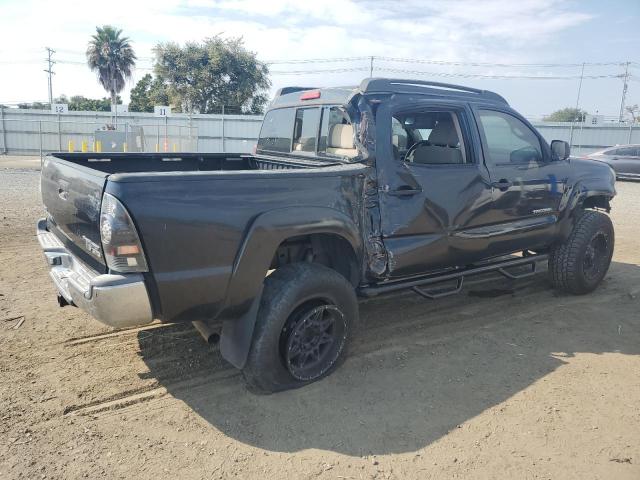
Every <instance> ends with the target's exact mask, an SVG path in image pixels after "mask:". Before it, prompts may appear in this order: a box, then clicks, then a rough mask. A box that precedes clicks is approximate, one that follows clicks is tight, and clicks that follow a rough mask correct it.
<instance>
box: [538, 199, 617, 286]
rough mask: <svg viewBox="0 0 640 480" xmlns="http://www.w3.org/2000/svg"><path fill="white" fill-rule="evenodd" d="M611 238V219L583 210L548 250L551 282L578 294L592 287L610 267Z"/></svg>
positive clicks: (599, 213)
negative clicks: (566, 233)
mask: <svg viewBox="0 0 640 480" xmlns="http://www.w3.org/2000/svg"><path fill="white" fill-rule="evenodd" d="M614 240H615V238H614V232H613V224H612V223H611V219H610V218H609V217H608V216H607V215H605V214H604V213H601V212H596V211H592V210H586V211H585V212H584V213H583V214H582V215H581V216H580V218H579V219H578V220H577V222H576V225H575V226H574V228H573V231H572V232H571V234H570V235H569V238H567V239H566V240H565V242H564V243H562V244H559V245H557V246H555V247H554V248H553V249H552V250H551V255H550V256H549V275H550V277H551V282H552V283H553V285H554V286H555V287H556V288H558V289H560V290H564V291H567V292H570V293H574V294H578V295H580V294H585V293H589V292H591V291H593V290H594V289H595V288H596V287H597V286H598V285H599V284H600V282H601V281H602V279H603V278H604V276H605V275H606V273H607V270H608V269H609V265H610V263H611V257H612V256H613V246H614Z"/></svg>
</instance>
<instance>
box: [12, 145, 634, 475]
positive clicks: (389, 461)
mask: <svg viewBox="0 0 640 480" xmlns="http://www.w3.org/2000/svg"><path fill="white" fill-rule="evenodd" d="M37 165H38V162H36V161H35V160H32V161H30V162H29V161H27V162H24V161H23V160H22V159H18V160H16V159H13V160H11V159H7V158H6V157H0V479H14V478H28V479H36V478H38V479H39V478H43V479H44V478H65V479H66V478H126V479H128V478H139V479H158V478H180V479H200V478H202V479H204V478H260V479H281V478H292V479H294V478H295V479H298V478H323V479H324V478H326V479H370V478H376V479H385V478H398V479H400V478H416V479H429V478H435V479H441V478H474V479H478V478H508V479H529V478H545V479H546V478H553V479H556V478H557V479H573V478H575V479H591V478H601V479H633V480H638V479H640V266H639V264H640V249H639V248H638V247H639V246H640V241H639V240H638V239H639V238H640V183H636V184H634V183H624V182H619V183H618V185H617V188H618V192H619V195H618V197H616V199H615V200H614V202H613V207H614V210H613V220H614V223H615V227H616V235H617V238H616V242H617V244H616V251H615V256H614V263H613V264H612V267H611V269H610V271H609V274H608V275H607V277H606V279H605V281H604V283H603V284H602V286H601V287H600V288H599V289H598V290H597V291H596V292H595V293H593V294H591V295H588V296H582V297H576V296H569V295H564V294H558V293H556V292H554V291H552V290H551V289H550V288H549V285H548V283H547V280H546V277H545V274H544V272H541V273H539V274H537V275H536V276H535V277H533V278H532V279H528V280H521V281H517V282H508V281H506V280H496V281H495V282H490V283H485V284H482V285H479V286H472V287H469V288H467V289H466V290H465V291H464V293H463V294H462V295H459V296H457V297H450V298H447V299H443V300H439V301H435V302H430V301H426V300H423V299H421V298H418V297H417V296H415V295H412V294H400V295H395V296H393V297H386V298H379V299H375V300H370V301H368V302H366V303H363V304H362V306H361V315H362V319H363V321H364V323H365V328H364V329H363V331H362V332H361V334H360V336H359V337H358V339H357V341H356V342H355V346H354V348H353V351H352V352H351V355H350V357H349V358H348V360H347V361H346V363H345V364H344V366H343V367H342V368H341V369H340V370H338V371H337V372H336V373H335V374H333V375H332V376H330V377H329V378H327V379H325V380H323V381H321V382H319V383H316V384H314V385H311V386H308V387H306V388H303V389H300V390H297V391H292V392H286V393H281V394H276V395H270V396H256V395H254V394H252V393H249V392H248V391H247V390H246V389H245V387H244V385H243V382H242V378H241V376H240V375H239V374H238V372H236V371H235V370H234V369H233V368H231V367H230V366H229V365H227V364H225V363H224V361H223V360H222V359H221V357H220V354H219V351H218V349H217V348H216V347H210V346H207V345H206V344H205V343H204V342H203V341H202V339H201V337H200V336H199V334H198V333H197V332H196V331H195V330H194V329H193V328H192V326H191V325H160V324H156V325H151V326H148V327H145V328H138V329H131V330H124V331H117V332H114V331H112V330H110V329H109V328H107V327H104V326H102V325H101V324H99V323H98V322H96V321H94V320H92V319H91V318H89V316H87V315H86V314H84V313H82V312H81V311H79V310H78V309H74V308H71V307H67V308H63V309H61V308H59V307H58V306H57V303H56V297H55V292H54V288H53V284H52V283H51V281H50V280H49V277H48V275H47V271H46V268H45V264H44V261H43V258H42V254H41V252H40V248H39V246H38V243H37V240H36V238H35V232H34V230H35V221H36V219H37V218H38V217H40V216H41V215H42V208H41V206H40V202H39V193H38V174H39V172H38V170H37Z"/></svg>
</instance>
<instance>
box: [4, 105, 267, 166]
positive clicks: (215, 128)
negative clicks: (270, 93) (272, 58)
mask: <svg viewBox="0 0 640 480" xmlns="http://www.w3.org/2000/svg"><path fill="white" fill-rule="evenodd" d="M261 121H262V116H259V115H216V114H210V115H188V114H176V115H172V116H170V117H168V116H165V117H157V116H154V115H153V114H149V113H127V114H124V115H121V116H118V118H117V119H116V118H114V117H112V116H111V115H110V114H109V113H103V112H69V113H68V114H53V113H50V112H48V111H42V110H20V109H13V108H12V109H7V108H2V107H0V154H3V153H4V154H17V155H39V154H41V155H44V154H47V153H49V152H57V151H75V152H241V153H242V152H250V151H251V149H252V148H253V145H254V144H255V141H256V139H257V137H258V133H259V130H260V125H261Z"/></svg>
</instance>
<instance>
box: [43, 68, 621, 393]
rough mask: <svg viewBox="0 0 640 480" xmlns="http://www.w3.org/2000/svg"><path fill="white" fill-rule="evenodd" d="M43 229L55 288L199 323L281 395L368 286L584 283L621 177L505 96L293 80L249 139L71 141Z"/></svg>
mask: <svg viewBox="0 0 640 480" xmlns="http://www.w3.org/2000/svg"><path fill="white" fill-rule="evenodd" d="M41 182H42V183H41V189H42V199H43V202H44V205H45V207H46V218H43V219H42V220H40V221H39V222H38V225H37V234H38V238H39V240H40V243H41V246H42V248H43V250H44V253H45V257H46V259H47V261H48V264H49V266H50V274H51V278H52V279H53V281H54V282H55V285H56V287H57V290H58V292H59V297H58V299H59V303H60V304H61V305H62V306H64V305H67V304H71V305H75V306H78V307H80V308H83V309H85V310H86V311H87V312H89V313H90V314H91V315H93V316H94V317H95V318H96V319H98V320H99V321H101V322H103V323H105V324H107V325H110V326H112V327H115V328H125V327H132V326H134V325H141V324H146V323H149V322H152V321H153V320H154V319H155V320H160V321H163V322H194V324H195V325H196V327H197V328H198V330H200V331H201V332H202V333H203V334H204V335H205V336H206V337H209V338H215V339H218V338H219V339H220V350H221V353H222V356H223V357H224V358H225V359H226V360H227V361H229V362H230V363H231V364H233V365H234V366H235V367H237V368H239V369H242V371H243V373H244V377H245V378H246V380H247V382H248V383H249V384H250V385H251V386H252V387H254V388H256V389H259V390H263V391H269V392H272V391H278V390H285V389H288V388H293V387H298V386H301V385H304V384H307V383H309V382H313V381H315V380H318V379H320V378H322V377H323V376H326V375H328V374H329V373H330V372H332V371H333V370H335V368H336V367H337V366H338V365H339V363H340V362H341V360H343V359H344V357H345V354H346V350H347V346H348V344H349V342H350V341H351V339H352V338H353V336H354V332H355V331H356V326H357V324H358V297H369V296H373V295H378V294H382V293H387V292H392V291H396V290H400V289H409V288H410V289H413V290H414V291H415V292H416V293H417V294H420V295H422V296H424V297H427V298H438V297H442V296H445V295H449V294H455V293H458V292H460V290H461V289H462V287H463V281H464V280H465V279H466V278H468V277H470V276H474V275H479V274H487V273H490V272H492V273H493V274H495V275H503V276H506V277H508V278H512V279H513V278H520V277H523V276H527V275H530V274H532V273H534V272H535V271H536V264H537V263H538V262H541V261H545V262H548V271H549V276H550V279H551V283H552V284H553V285H554V286H555V287H556V288H558V289H561V290H564V291H567V292H570V293H573V294H585V293H588V292H590V291H592V290H593V289H594V288H596V286H597V285H598V284H599V283H600V281H601V280H602V278H603V277H604V275H605V273H606V272H607V269H608V267H609V264H610V261H611V256H612V253H613V245H614V232H613V226H612V223H611V220H610V219H609V217H608V215H606V213H604V212H609V210H610V204H609V202H610V200H611V199H612V197H613V196H614V195H615V188H614V182H615V175H614V173H613V171H612V170H611V168H610V167H609V166H608V165H606V164H603V163H600V162H596V161H590V160H578V159H570V158H569V146H568V145H567V143H566V142H563V141H559V140H554V141H553V142H551V145H549V144H548V143H547V142H546V141H545V140H544V139H543V138H542V136H541V135H540V134H539V133H538V132H537V131H536V130H535V128H533V127H532V126H531V125H530V124H529V122H527V121H526V120H525V119H524V118H523V117H522V116H521V115H519V114H518V113H517V112H515V111H514V110H513V109H511V108H510V107H509V105H508V104H507V102H506V101H505V100H504V98H502V97H501V96H499V95H497V94H495V93H492V92H489V91H484V90H476V89H473V88H467V87H461V86H456V85H448V84H439V83H432V82H423V81H416V80H392V79H383V78H373V79H367V80H364V81H363V82H362V83H361V84H360V86H359V87H354V88H326V89H309V88H297V87H291V88H283V89H282V90H280V91H279V92H278V94H277V95H276V98H275V99H274V100H273V102H272V104H271V105H270V107H269V110H268V111H267V113H266V115H265V117H264V122H263V125H262V130H261V132H260V137H259V140H258V143H257V146H256V151H255V153H254V154H253V155H242V154H229V153H216V154H199V153H160V154H157V153H156V154H151V153H149V154H137V153H102V154H98V153H89V154H86V153H82V154H81V153H69V154H66V153H60V154H52V155H49V156H47V157H46V159H45V161H44V165H43V169H42V179H41Z"/></svg>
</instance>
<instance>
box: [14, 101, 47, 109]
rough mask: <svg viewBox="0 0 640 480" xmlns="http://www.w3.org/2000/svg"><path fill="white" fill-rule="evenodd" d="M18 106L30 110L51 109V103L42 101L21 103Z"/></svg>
mask: <svg viewBox="0 0 640 480" xmlns="http://www.w3.org/2000/svg"><path fill="white" fill-rule="evenodd" d="M18 108H20V109H23V110H25V109H29V110H50V109H51V105H49V104H48V103H42V102H33V103H19V104H18Z"/></svg>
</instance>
